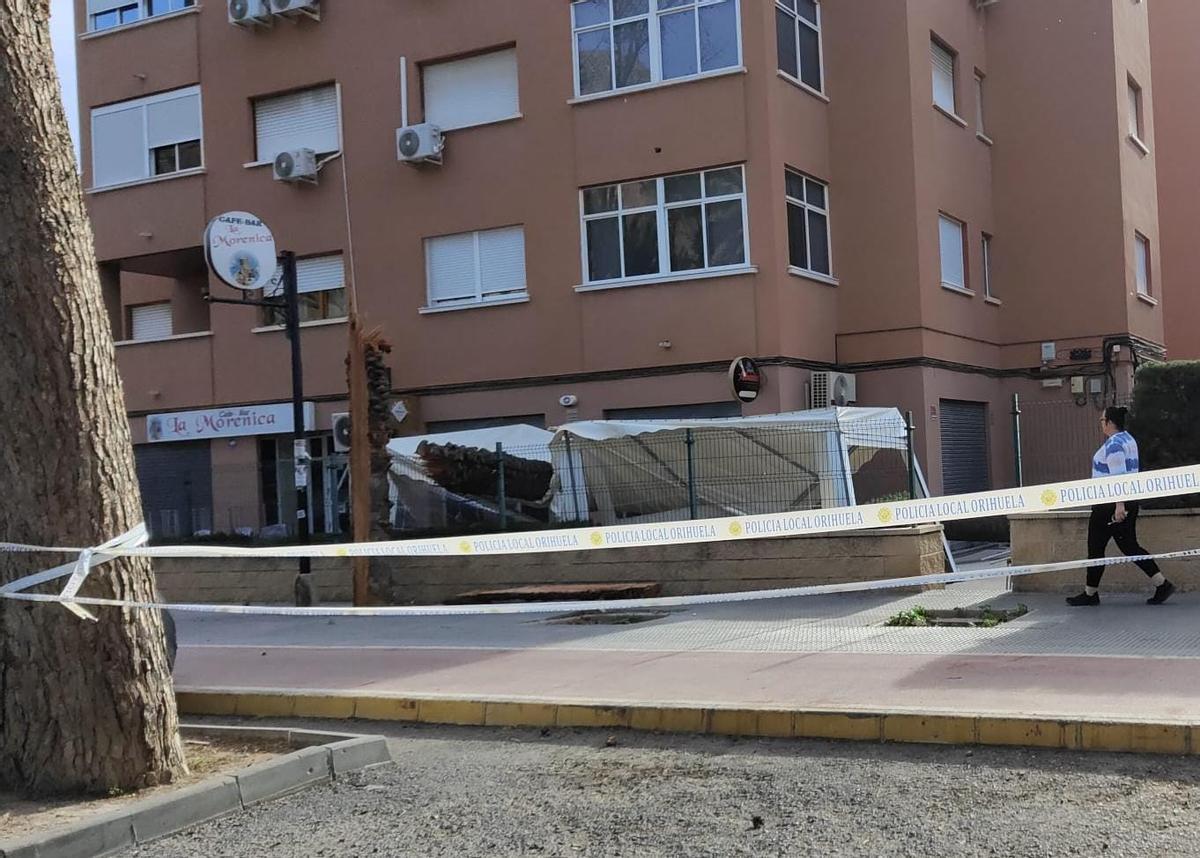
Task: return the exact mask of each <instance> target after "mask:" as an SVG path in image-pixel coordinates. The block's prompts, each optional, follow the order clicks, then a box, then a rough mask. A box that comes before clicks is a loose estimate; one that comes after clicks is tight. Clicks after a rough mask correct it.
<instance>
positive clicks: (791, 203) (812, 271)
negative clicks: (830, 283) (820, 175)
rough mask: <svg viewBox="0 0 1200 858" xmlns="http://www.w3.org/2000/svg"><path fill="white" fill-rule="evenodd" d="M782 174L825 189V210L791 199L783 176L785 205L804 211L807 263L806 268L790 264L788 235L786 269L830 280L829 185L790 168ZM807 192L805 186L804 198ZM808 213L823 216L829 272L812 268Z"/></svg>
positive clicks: (804, 200)
mask: <svg viewBox="0 0 1200 858" xmlns="http://www.w3.org/2000/svg"><path fill="white" fill-rule="evenodd" d="M784 172H785V174H790V175H792V176H796V177H798V178H800V179H802V180H803V181H804V182H806V183H807V182H812V183H813V184H815V185H820V186H821V187H822V188H824V189H825V208H821V207H820V206H818V205H815V204H813V203H810V202H808V200H807V199H803V200H801V199H797V198H796V197H793V196H792V195H791V194H789V193H788V191H787V175H785V176H784V181H783V198H784V200H785V202H786V204H787V205H789V206H795V207H797V208H799V209H803V210H804V257H805V259H806V261H807V262H808V265H807V266H800V265H796V264H795V263H793V262H792V253H791V236H790V235H789V236H788V268H791V269H793V270H795V271H804V272H806V273H808V274H813V275H816V276H817V277H827V278H832V277H833V276H834V273H833V270H834V269H833V220H832V219H831V217H830V214H829V183H828V182H823V181H821V180H820V179H816V178H813V177H812V176H810V175H808V174H807V173H802V172H800V171H799V170H793V169H792V168H791V167H787V168H785V170H784ZM807 191H808V188H807V186H806V187H805V196H807ZM809 211H814V212H816V213H817V214H819V215H823V216H824V218H825V240H826V243H827V244H828V246H829V270H828V271H817V270H816V269H815V268H813V267H812V229H811V228H809V225H808V212H809Z"/></svg>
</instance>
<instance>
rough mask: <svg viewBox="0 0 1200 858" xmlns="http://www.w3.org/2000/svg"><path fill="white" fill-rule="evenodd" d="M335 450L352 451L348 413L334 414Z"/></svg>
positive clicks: (339, 451)
mask: <svg viewBox="0 0 1200 858" xmlns="http://www.w3.org/2000/svg"><path fill="white" fill-rule="evenodd" d="M332 423H333V452H335V453H349V452H350V415H349V414H346V413H342V414H335V415H333V420H332Z"/></svg>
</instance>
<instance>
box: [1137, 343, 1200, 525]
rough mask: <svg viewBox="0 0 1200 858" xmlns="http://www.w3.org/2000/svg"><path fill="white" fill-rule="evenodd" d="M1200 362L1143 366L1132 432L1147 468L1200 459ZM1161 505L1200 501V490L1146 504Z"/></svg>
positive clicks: (1188, 504) (1176, 506)
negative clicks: (1199, 491)
mask: <svg viewBox="0 0 1200 858" xmlns="http://www.w3.org/2000/svg"><path fill="white" fill-rule="evenodd" d="M1198 429H1200V361H1184V360H1179V361H1170V362H1168V363H1155V364H1148V365H1146V366H1143V367H1142V368H1141V369H1139V370H1138V371H1137V375H1136V376H1135V377H1134V385H1133V404H1132V407H1131V408H1130V415H1129V431H1130V432H1131V433H1132V434H1133V436H1134V437H1135V438H1137V442H1138V457H1139V459H1140V467H1141V470H1143V471H1149V470H1153V469H1157V468H1174V467H1178V466H1180V465H1195V464H1197V463H1200V431H1198ZM1146 506H1148V507H1156V508H1159V509H1179V508H1181V507H1194V506H1200V495H1195V494H1193V495H1175V496H1173V497H1166V498H1158V499H1155V500H1152V501H1148V502H1147V503H1146Z"/></svg>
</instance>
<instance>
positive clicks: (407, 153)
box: [396, 122, 446, 164]
mask: <svg viewBox="0 0 1200 858" xmlns="http://www.w3.org/2000/svg"><path fill="white" fill-rule="evenodd" d="M445 145H446V141H445V138H443V137H442V129H440V128H438V127H437V126H436V125H432V124H430V123H428V122H426V123H424V124H422V125H410V126H408V127H407V128H397V129H396V159H397V160H398V161H403V162H404V163H406V164H440V163H442V149H443V148H444V147H445Z"/></svg>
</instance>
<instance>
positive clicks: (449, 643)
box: [176, 582, 1200, 752]
mask: <svg viewBox="0 0 1200 858" xmlns="http://www.w3.org/2000/svg"><path fill="white" fill-rule="evenodd" d="M999 583H1000V582H995V583H993V582H985V583H983V584H962V585H954V586H951V587H948V588H947V589H945V590H942V591H930V592H926V593H921V594H917V595H905V596H903V597H897V596H896V595H894V594H884V595H857V594H855V595H843V596H828V597H816V598H799V599H787V600H778V601H768V602H759V603H744V604H731V605H714V606H705V607H703V608H697V609H688V610H681V611H676V612H672V613H671V614H669V615H668V616H667V617H665V618H663V619H658V620H654V621H652V622H648V623H644V624H636V625H623V626H583V625H559V624H547V623H546V622H545V619H546V618H547V617H546V616H545V615H532V616H530V615H526V616H493V617H445V618H436V617H434V618H363V619H336V620H331V619H308V618H304V619H292V618H266V617H264V618H253V617H234V616H229V617H225V616H216V615H209V616H184V617H180V618H179V636H180V644H181V649H180V654H179V659H178V663H177V666H176V683H177V687H178V688H179V690H180V692H181V695H180V700H181V706H182V707H183V708H184V710H185V711H188V712H191V713H192V714H202V713H214V714H217V713H220V714H234V713H236V714H248V715H254V714H259V715H267V714H270V715H279V714H296V715H303V714H321V712H333V713H337V714H339V715H341V716H342V717H350V716H352V715H357V716H360V717H371V716H372V715H381V713H382V714H386V713H390V714H388V715H387V717H396V718H400V719H408V720H449V721H450V722H451V723H461V722H463V721H466V722H467V723H489V722H490V723H513V722H514V721H513V719H517V721H519V722H520V723H531V722H532V723H531V726H536V725H545V722H546V721H547V719H551V718H553V719H555V720H552V721H551V723H561V722H562V719H563V717H564V716H563V712H566V713H567V717H568V718H576V719H582V722H584V723H614V724H625V725H629V724H633V725H634V726H637V725H638V724H637V723H634V722H639V723H641V724H646V723H656V724H658V725H659V726H662V725H663V723H664V720H663V713H664V712H666V711H670V712H673V713H676V714H675V715H672V716H671V718H670V719H669V720H672V722H673V723H674V722H678V723H681V724H693V725H698V726H699V728H700V729H714V727H713V725H714V723H718V722H719V723H723V724H726V725H727V726H728V725H729V724H731V723H732V724H733V726H734V728H735V729H733V730H732V731H733V732H746V733H763V732H767V731H766V730H765V729H760V727H761V725H765V724H768V723H769V725H770V732H771V734H778V732H781V731H782V732H785V733H786V734H787V735H799V734H814V733H816V734H819V735H828V733H829V731H834V732H835V735H834V737H835V738H836V737H841V738H876V735H875V734H874V733H873V731H877V735H878V738H896V739H905V738H907V739H909V740H912V741H927V740H932V741H988V735H990V734H991V733H992V732H994V728H996V724H995V723H993V722H995V720H996V719H1001V720H1003V719H1009V720H1013V719H1015V722H1020V723H1018V724H1017V725H1016V728H1014V729H1016V733H1015V735H1014V734H1013V730H1012V729H1007V728H1006V730H1005V731H1004V735H1006V736H1009V737H1010V738H1011V739H1012V741H1011V742H1007V743H1013V744H1024V743H1026V740H1029V741H1030V742H1032V743H1035V744H1055V745H1061V746H1064V747H1079V746H1095V747H1106V748H1108V749H1111V750H1120V749H1137V750H1154V749H1158V750H1179V751H1187V750H1191V748H1192V741H1191V732H1192V729H1191V726H1192V724H1193V722H1194V723H1196V724H1197V725H1200V705H1198V704H1200V603H1196V602H1195V601H1193V600H1192V599H1190V598H1188V597H1187V596H1186V595H1185V596H1182V597H1176V599H1174V600H1172V601H1171V602H1170V603H1168V604H1167V605H1164V606H1161V607H1150V606H1147V605H1145V604H1143V599H1142V597H1135V596H1120V595H1117V596H1110V597H1108V598H1106V599H1105V601H1104V604H1103V605H1102V606H1101V607H1100V608H1091V609H1071V608H1068V607H1067V606H1066V605H1065V604H1063V602H1062V599H1061V597H1058V596H1042V595H1034V594H1020V596H1019V597H1018V596H1017V595H1014V594H1008V593H1006V592H1004V590H1003V588H1002V586H999ZM1018 602H1024V603H1025V604H1027V605H1028V606H1029V608H1030V612H1029V613H1028V614H1027V615H1026V616H1024V617H1021V618H1019V619H1017V620H1014V621H1012V622H1009V623H1006V624H1004V625H1001V626H999V627H997V628H994V629H982V628H891V627H885V626H883V625H881V624H882V623H883V622H884V620H886V618H887V617H889V616H891V615H892V614H894V613H896V612H897V611H900V610H903V609H905V608H909V607H912V606H914V605H923V606H924V607H927V608H945V607H955V606H969V605H980V604H990V605H992V606H996V607H1003V606H1011V605H1015V604H1017V603H1018ZM264 692H265V693H267V694H270V695H281V696H271V697H263V696H262V695H263V693H264ZM320 701H325V704H324V706H322V705H321V703H320ZM422 701H426V704H425V705H424V707H422ZM451 701H452V702H454V704H455V705H454V706H451V707H449V708H448V707H447V704H448V703H449V702H451ZM410 703H411V705H409V704H410ZM435 703H436V704H437V705H435ZM502 703H513V704H515V703H520V704H525V705H524V706H523V707H515V708H514V707H511V706H509V707H503V706H500V705H499V704H502ZM530 704H535V705H530ZM489 705H490V710H491V712H492V713H493V715H492V717H491V718H490V719H489V718H488V711H489ZM314 707H316V709H318V710H321V711H319V712H317V711H314ZM331 707H332V708H331ZM422 708H423V710H424V711H425V712H426V714H427V715H428V716H429V717H421V715H420V712H421V711H422ZM618 709H629V710H632V711H633V712H635V713H640V714H630V712H624V713H623V714H622V713H620V712H616V710H618ZM589 710H590V711H591V713H592V714H591V715H590V716H589V715H586V714H585V712H586V711H589ZM724 710H737V711H740V712H741V713H742V714H741V715H740V716H738V717H735V718H733V720H732V721H730V717H732V716H730V717H726V715H721V714H718V715H716V716H714V715H712V711H718V712H723V711H724ZM605 712H607V713H609V714H608V715H604V714H603V713H605ZM438 713H440V714H438ZM679 713H683V714H679ZM688 713H693V714H688ZM764 713H765V714H764ZM435 715H436V717H435ZM901 716H903V717H901ZM912 716H918V717H917V718H915V719H914V718H913V717H912ZM714 718H715V722H714ZM647 719H649V721H647ZM680 719H682V720H680ZM781 719H786V721H787V726H786V728H785V726H784V720H781ZM838 719H840V720H838ZM1031 719H1032V720H1031ZM1015 722H1014V723H1015ZM1108 722H1114V723H1118V724H1120V725H1121V726H1120V727H1117V728H1110V727H1108V726H1107V724H1108ZM837 724H841V725H842V726H841V727H836V725H837ZM889 724H891V725H893V726H892V727H889ZM899 724H905V725H906V726H905V727H904V729H903V730H899V728H895V729H893V727H894V725H899ZM1035 725H1040V726H1038V727H1037V730H1036V731H1034V732H1035V733H1036V735H1033V738H1032V739H1030V732H1029V731H1030V729H1031V728H1032V727H1033V726H1035ZM1130 725H1141V726H1140V727H1131V726H1130ZM898 730H899V733H900V734H898V733H897V731H898ZM1047 730H1049V731H1050V732H1051V733H1052V734H1053V735H1050V736H1045V735H1043V734H1044V733H1045V731H1047ZM714 731H717V732H721V730H714ZM726 732H728V731H726ZM901 734H902V735H901ZM985 734H988V735H985ZM1138 735H1143V736H1148V737H1149V738H1143V739H1137V738H1135V737H1136V736H1138ZM1089 736H1090V737H1091V739H1090V740H1089V738H1088V737H1089ZM1101 737H1106V738H1101ZM1131 742H1132V743H1134V744H1135V745H1136V744H1138V743H1139V742H1140V743H1141V744H1140V745H1139V746H1138V747H1132V746H1130V743H1131ZM1143 745H1144V746H1145V747H1142V746H1143ZM1149 745H1156V747H1155V748H1151V747H1149ZM1158 746H1161V747H1158ZM1195 749H1196V752H1200V735H1198V736H1197V742H1196V744H1195Z"/></svg>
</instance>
